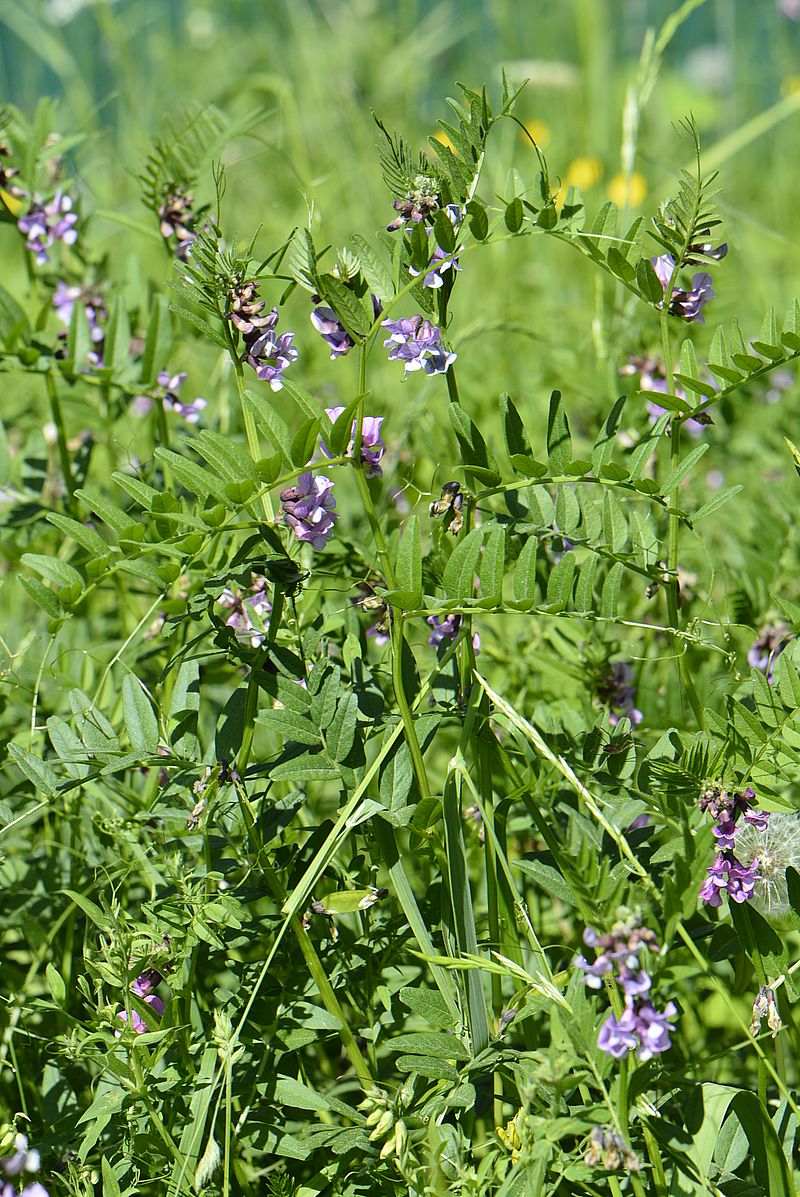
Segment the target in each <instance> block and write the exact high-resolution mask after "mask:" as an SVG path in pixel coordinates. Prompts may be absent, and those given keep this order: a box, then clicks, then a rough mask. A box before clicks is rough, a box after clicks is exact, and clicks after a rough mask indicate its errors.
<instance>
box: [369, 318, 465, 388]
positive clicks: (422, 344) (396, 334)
mask: <svg viewBox="0 0 800 1197" xmlns="http://www.w3.org/2000/svg"><path fill="white" fill-rule="evenodd" d="M383 327H384V328H386V329H388V330H389V336H388V337H387V338H386V340H385V341H384V342H383V344H384V347H385V348H387V349H388V350H389V361H390V362H403V363H404V365H405V373H406V374H411V373H412V372H413V371H414V370H424V371H425V373H426V374H445V373H446V372H447V370H448V369H449V367H450V366H451V365H452V363H453V362H454V361H455V360H456V357H457V356H458V355H457V354H455V353H451V352H450V351H448V350H446V349H445V348H444V346H443V345H442V333H441V329H439V328H437V327H436V325H435V324H431V322H430V320H426V319H424V317H422V316H419V315H417V316H406V317H403V318H402V319H401V320H384V321H383Z"/></svg>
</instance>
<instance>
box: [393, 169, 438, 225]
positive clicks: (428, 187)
mask: <svg viewBox="0 0 800 1197" xmlns="http://www.w3.org/2000/svg"><path fill="white" fill-rule="evenodd" d="M392 207H393V208H394V210H395V211H396V212H399V214H400V215H399V216H398V217H397V218H396V219H395V220H393V221H392V223H391V224H387V226H386V231H387V232H389V233H393V232H394V231H395V230H396V229H402V227H403V225H406V224H409V223H411V224H419V222H420V221H421V220H425V219H427V217H429V216H432V215H433V213H434V212H435V211H436V209H437V208H438V207H439V183H438V180H437V179H434V178H431V177H430V175H417V176H416V178H415V179H414V181H413V183H412V184H411V186H410V187H409V189H408V191H407V192H406V194H405V196H404V198H403V199H397V200H395V201H394V203H393V204H392Z"/></svg>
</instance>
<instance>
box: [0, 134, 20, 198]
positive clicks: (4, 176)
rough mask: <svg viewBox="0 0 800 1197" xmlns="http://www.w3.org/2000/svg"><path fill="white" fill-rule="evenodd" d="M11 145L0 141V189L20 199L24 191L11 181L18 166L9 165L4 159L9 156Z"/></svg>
mask: <svg viewBox="0 0 800 1197" xmlns="http://www.w3.org/2000/svg"><path fill="white" fill-rule="evenodd" d="M11 153H12V152H11V146H9V145H6V143H5V142H4V141H0V191H6V192H8V194H9V195H11V196H13V197H14V198H15V199H21V198H22V196H24V194H25V192H24V191H23V190H22V188H21V187H18V186H17V184H16V183H12V181H11V180H12V179H15V178H16V177H17V175H18V174H19V167H18V166H11V165H10V164H9V163H8V162H7V161H6V159H8V158H10V157H11Z"/></svg>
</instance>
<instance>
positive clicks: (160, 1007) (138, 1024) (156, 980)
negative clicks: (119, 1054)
mask: <svg viewBox="0 0 800 1197" xmlns="http://www.w3.org/2000/svg"><path fill="white" fill-rule="evenodd" d="M162 980H163V978H162V976H161V973H160V972H158V970H157V969H155V968H146V969H144V971H143V972H141V973H139V976H138V977H137V978H136V980H135V981H132V982H131V986H130V990H131V993H135V994H136V996H137V997H138V998H141V999H142V1001H143V1002H146V1003H147V1005H148V1006H149V1007H150V1009H151V1010H152V1011H153V1013H154V1014H155V1016H156V1018H161V1016H162V1014H163V1013H164V1001H163V999H162V998H160V997H159V996H158V994H157V993H154V992H153V991H154V990H155V989H156V988H157V987H158V986H159V985H160V984H161V982H162ZM117 1018H118V1019H119V1020H120V1022H127V1021H128V1011H127V1010H120V1011H119V1012H118V1014H117ZM131 1026H132V1027H133V1029H134V1031H135V1032H136V1034H137V1035H144V1034H145V1033H146V1032H147V1030H148V1027H147V1023H146V1022H145V1021H144V1019H143V1018H142V1016H141V1014H139V1012H138V1010H131ZM121 1034H122V1031H115V1032H114V1036H115V1038H117V1039H119V1037H120V1035H121Z"/></svg>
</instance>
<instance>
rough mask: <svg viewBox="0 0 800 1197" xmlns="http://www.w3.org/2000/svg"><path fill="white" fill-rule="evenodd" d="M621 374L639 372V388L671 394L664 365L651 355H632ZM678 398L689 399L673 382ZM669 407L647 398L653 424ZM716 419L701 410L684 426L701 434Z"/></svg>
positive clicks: (650, 419) (674, 392)
mask: <svg viewBox="0 0 800 1197" xmlns="http://www.w3.org/2000/svg"><path fill="white" fill-rule="evenodd" d="M619 372H620V374H637V373H638V375H639V390H640V391H649V392H653V391H655V392H657V393H658V394H661V395H666V394H669V393H670V391H669V387H668V386H667V376H666V373H665V371H664V366H663V364H662V363H661V362H657V361H655V360H654V359H653V358H651V357H631V358H629V360H628V361H627V362H626V364H625V365H624V366H621V367H620V371H619ZM671 393H672V394H673V395H675V397H676V398H677V399H683V401H684V402H685V403H688V402H689V400H688V399H687V397H686V392H685V391H684V390H682V388H681V387H679V386H677V385H675V384H673V389H672V392H671ZM666 410H667V409H666V408H665V407H662V406H661V404H660V403H659V402H658V400H657V399H652V398H648V400H647V418H648V420H649V421H650V423H651V424H655V422H656V420H658V419H659V418H660V417H661V416H663V414H664V412H665V411H666ZM713 423H714V421H713V420H712V419H711V416H710V415H708V413H707V412H700V414H699V415H698V416H691V417H690V418H689V419H688V420H684V423H683V427H684V428H685V429H686V431H687V432H688V433H689V434H690V435H691V436H700V434H701V433H702V432H703V429H704V428H705V427H706V426H707V425H708V424H713Z"/></svg>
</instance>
